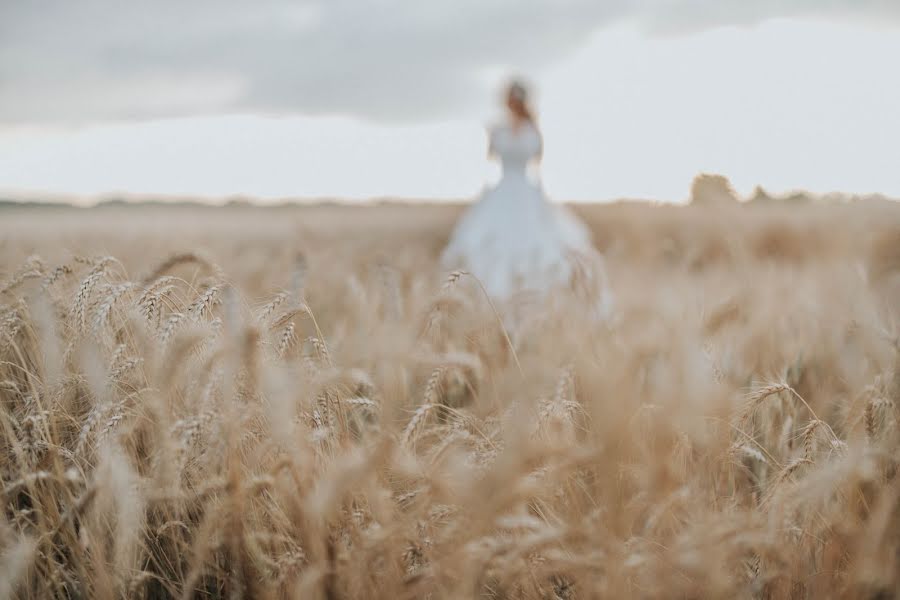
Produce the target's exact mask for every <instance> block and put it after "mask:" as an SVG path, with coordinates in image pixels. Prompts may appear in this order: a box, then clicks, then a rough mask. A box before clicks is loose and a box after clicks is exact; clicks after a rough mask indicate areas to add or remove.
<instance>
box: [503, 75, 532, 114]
mask: <svg viewBox="0 0 900 600" xmlns="http://www.w3.org/2000/svg"><path fill="white" fill-rule="evenodd" d="M506 106H507V108H509V110H510V111H512V113H513V114H515V115H516V116H517V117H519V118H521V119H524V120H525V121H528V122H529V123H534V115H532V112H531V107H530V106H529V105H528V88H527V87H526V86H525V84H524V83H523V82H521V81H519V80H513V81H512V82H511V83H510V84H509V86H507V88H506Z"/></svg>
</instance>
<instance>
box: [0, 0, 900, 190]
mask: <svg viewBox="0 0 900 600" xmlns="http://www.w3.org/2000/svg"><path fill="white" fill-rule="evenodd" d="M897 57H900V1H898V0H793V1H792V0H780V1H779V0H755V1H753V2H749V1H747V0H605V1H598V0H542V1H539V0H504V1H491V0H431V1H422V0H413V1H397V0H381V1H362V0H314V1H309V2H287V1H283V0H273V1H266V0H257V1H255V2H249V1H245V2H237V1H235V0H190V1H183V0H181V1H178V0H155V1H153V2H121V1H112V0H103V1H101V0H79V1H78V2H72V1H71V0H34V1H28V0H21V1H18V0H8V1H4V2H2V3H0V189H2V190H7V191H49V192H57V193H74V194H79V195H93V194H104V193H110V192H121V191H125V192H132V193H162V194H195V195H205V196H227V195H231V194H247V195H253V196H260V197H269V198H272V197H285V196H321V195H328V196H347V197H368V196H381V195H403V196H416V197H466V196H470V195H473V194H476V193H477V192H478V189H479V188H480V187H481V185H482V184H483V183H484V181H485V180H486V179H489V178H490V177H491V176H492V171H491V170H490V168H489V167H487V166H486V165H485V161H484V139H483V138H484V134H483V127H484V124H485V123H486V122H487V121H489V120H490V119H492V118H495V110H494V109H495V104H496V100H497V89H498V88H499V86H500V85H501V84H502V83H503V81H504V79H505V78H506V77H507V76H508V75H509V74H511V73H518V74H523V75H525V76H526V77H528V78H529V79H530V80H531V81H532V82H534V83H535V86H536V88H537V92H538V94H537V108H538V111H539V114H540V122H541V125H542V127H543V129H544V134H545V138H546V144H547V150H546V156H545V164H544V170H543V173H544V182H545V186H546V187H547V189H548V191H549V192H550V193H551V195H553V196H554V197H558V198H559V199H565V200H569V199H576V200H589V199H596V200H604V199H610V198H615V197H622V196H628V197H650V198H656V199H671V200H678V199H681V198H683V197H684V195H685V194H686V189H687V187H688V185H689V182H690V179H691V177H692V176H693V175H694V174H695V173H697V172H698V171H718V172H724V173H725V174H726V175H729V176H730V177H731V178H732V179H733V181H734V182H735V184H736V186H737V187H738V189H739V190H740V191H743V192H745V193H746V192H749V190H750V189H751V188H752V187H753V185H755V184H756V183H761V184H763V185H765V186H767V187H769V188H771V189H773V190H775V191H785V190H789V189H792V188H801V187H802V188H807V189H811V190H813V191H819V192H825V191H830V190H842V191H849V192H884V193H887V194H889V195H894V196H900V169H898V168H897V165H898V164H900V160H898V159H900V156H898V154H900V151H898V147H900V144H898V139H900V115H898V111H900V109H898V107H900V80H898V77H897V75H896V71H897V60H898V59H897Z"/></svg>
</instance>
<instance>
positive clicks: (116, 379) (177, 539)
mask: <svg viewBox="0 0 900 600" xmlns="http://www.w3.org/2000/svg"><path fill="white" fill-rule="evenodd" d="M578 212H579V213H580V214H581V215H582V216H583V217H584V218H585V219H586V220H587V222H588V223H589V224H590V226H591V227H592V229H593V230H594V232H595V236H596V240H597V245H598V247H599V248H600V249H601V250H603V252H604V253H605V254H606V257H607V264H608V269H609V279H610V282H611V285H612V288H613V291H614V293H615V295H616V308H615V314H614V316H613V317H612V319H611V320H609V321H607V322H597V321H595V320H591V319H589V318H587V317H586V316H585V311H584V306H583V298H582V296H580V295H579V294H578V293H575V292H576V291H577V290H576V291H573V292H572V293H566V294H561V295H560V296H559V297H558V298H556V299H555V301H554V302H553V303H552V304H546V305H545V304H537V303H536V302H535V301H531V302H530V303H529V302H524V301H523V303H522V306H517V307H516V310H517V311H518V313H519V314H520V317H521V318H520V319H519V321H517V322H518V323H520V325H519V326H517V328H516V331H508V330H507V329H506V327H504V323H508V322H509V321H508V320H507V319H506V318H505V314H506V311H507V310H508V307H504V306H498V307H494V306H492V305H491V303H490V302H488V301H487V300H486V299H485V298H484V297H483V295H482V294H481V293H480V291H479V289H478V286H477V283H476V282H474V281H472V279H471V278H470V277H468V276H466V275H463V276H462V277H460V278H458V280H456V281H454V280H453V278H451V280H449V281H448V280H447V273H441V272H440V270H439V269H438V268H437V266H436V257H437V255H438V253H439V251H440V249H441V247H442V246H443V244H444V243H445V242H446V240H447V237H448V235H449V231H450V227H451V225H452V223H453V221H454V219H455V218H456V216H457V215H458V214H459V207H452V206H432V207H425V206H417V207H416V206H395V205H389V206H380V207H367V208H363V207H355V208H354V207H340V206H310V207H293V208H287V207H283V208H272V209H257V208H249V207H229V208H220V209H212V208H207V209H204V208H190V207H140V208H133V207H132V208H127V207H105V208H101V209H91V210H78V209H59V208H43V209H34V208H31V209H14V208H8V209H4V210H2V211H0V444H2V448H3V452H2V455H0V478H2V493H3V511H2V513H0V599H3V598H9V597H12V598H101V599H112V598H185V599H187V598H225V597H227V598H241V597H246V598H325V599H328V600H332V599H338V598H385V599H388V598H435V599H437V598H460V599H462V598H541V599H544V598H547V599H553V598H560V599H568V598H595V597H604V598H830V597H841V598H893V597H900V477H897V475H896V473H897V467H898V464H900V427H898V425H900V406H898V405H900V338H898V333H900V330H898V323H897V319H898V317H900V204H892V203H890V202H856V203H851V204H835V205H821V206H817V205H796V206H781V205H778V204H777V203H776V204H772V205H768V206H762V205H743V206H723V207H718V208H715V207H708V208H700V207H674V206H649V205H639V204H619V205H606V206H599V205H598V206H584V207H579V208H578ZM495 309H496V311H498V312H499V313H501V314H497V312H495Z"/></svg>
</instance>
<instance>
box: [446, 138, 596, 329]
mask: <svg viewBox="0 0 900 600" xmlns="http://www.w3.org/2000/svg"><path fill="white" fill-rule="evenodd" d="M541 145H542V142H541V136H540V133H539V132H538V131H537V129H536V128H535V127H534V126H533V125H531V124H524V125H522V126H520V127H519V128H516V129H514V128H513V127H512V126H511V125H503V126H500V127H497V128H495V129H493V130H492V131H491V133H490V153H491V154H492V155H496V156H498V157H499V158H500V161H501V164H502V166H503V176H502V178H501V180H500V182H499V183H498V184H497V185H496V186H495V187H494V188H492V189H489V190H487V191H486V192H485V194H484V195H483V196H482V197H481V199H480V200H479V201H478V202H477V203H476V204H475V205H473V206H472V207H471V208H469V210H468V211H467V212H466V213H465V214H464V215H463V217H462V218H461V219H460V221H459V223H458V224H457V226H456V228H455V230H454V232H453V235H452V237H451V239H450V243H449V244H448V246H447V248H446V249H445V250H444V253H443V255H442V257H441V261H442V263H443V265H444V267H446V268H463V269H466V270H467V271H469V272H471V273H472V274H473V275H474V276H475V277H477V278H478V279H479V280H480V281H481V283H482V285H483V286H484V287H485V289H486V290H487V292H488V293H489V294H490V295H491V296H492V297H494V298H495V299H498V300H506V299H509V298H511V297H512V296H513V295H515V294H516V293H518V292H522V291H538V292H549V291H552V290H553V289H554V288H557V287H558V286H568V285H569V283H570V282H571V279H572V275H573V272H574V269H575V268H576V264H575V261H577V260H581V259H587V260H588V261H589V262H590V264H591V265H592V267H593V269H594V271H593V272H594V273H596V272H597V269H599V270H600V277H601V278H602V279H603V281H602V282H601V285H602V287H603V289H602V296H603V298H602V300H601V301H600V302H601V303H602V304H603V306H601V307H600V310H601V311H603V312H607V311H608V309H609V306H608V304H609V301H610V298H609V295H608V291H607V290H606V282H605V272H603V270H602V269H603V265H602V257H601V256H600V255H599V253H597V251H596V250H595V249H594V247H593V245H592V243H591V236H590V233H589V231H588V229H587V227H586V226H585V225H584V224H583V223H582V222H581V221H579V220H578V219H577V217H575V215H573V214H572V213H570V212H569V211H568V210H566V209H565V208H564V207H562V206H559V205H555V204H552V203H551V202H550V201H548V200H547V199H546V198H545V196H544V193H543V190H542V189H541V187H540V186H539V185H537V184H535V183H533V182H532V181H531V180H530V179H529V177H528V174H527V167H528V165H529V163H530V162H532V161H533V160H534V159H536V158H537V157H538V156H540V154H541V150H542V148H541ZM583 262H584V261H582V264H583Z"/></svg>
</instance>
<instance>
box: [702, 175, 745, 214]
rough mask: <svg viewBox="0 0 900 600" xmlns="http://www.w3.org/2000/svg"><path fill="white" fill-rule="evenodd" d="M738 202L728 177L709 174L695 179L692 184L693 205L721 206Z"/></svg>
mask: <svg viewBox="0 0 900 600" xmlns="http://www.w3.org/2000/svg"><path fill="white" fill-rule="evenodd" d="M738 202H739V200H738V196H737V194H736V193H735V191H734V188H733V187H731V182H730V181H728V178H727V177H725V176H723V175H710V174H707V173H702V174H700V175H697V176H696V177H694V182H693V183H692V184H691V204H697V205H700V206H721V205H724V204H737V203H738Z"/></svg>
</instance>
